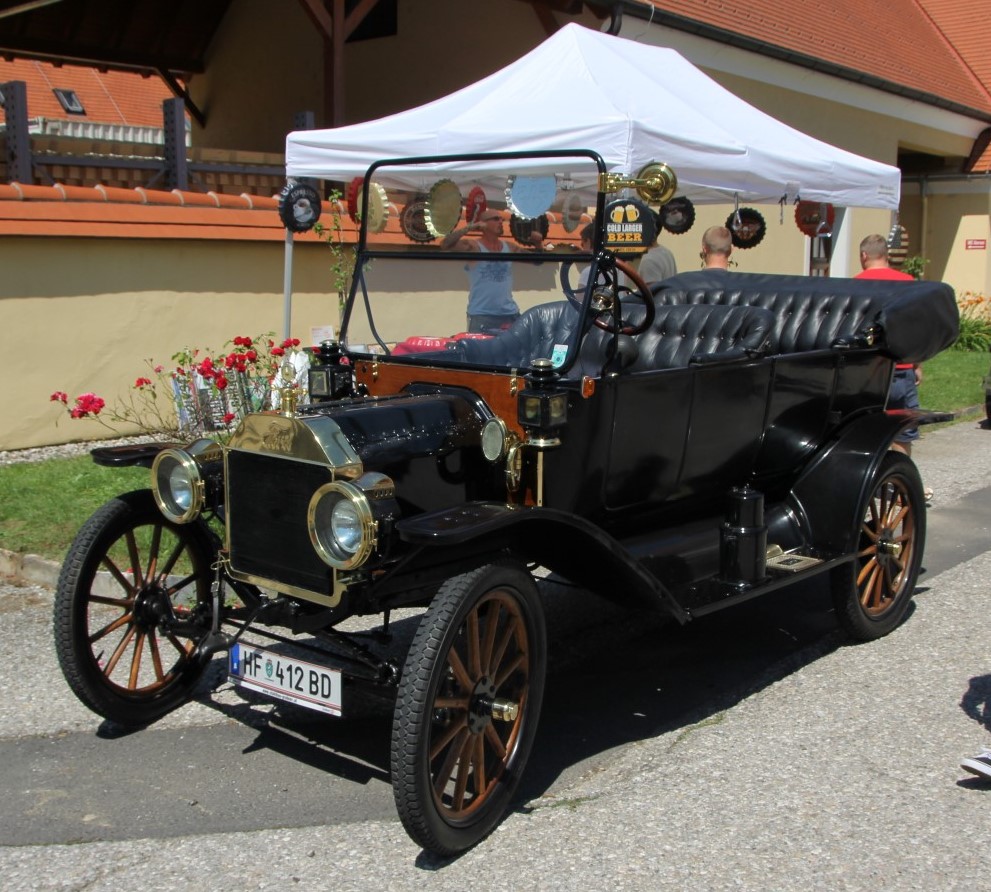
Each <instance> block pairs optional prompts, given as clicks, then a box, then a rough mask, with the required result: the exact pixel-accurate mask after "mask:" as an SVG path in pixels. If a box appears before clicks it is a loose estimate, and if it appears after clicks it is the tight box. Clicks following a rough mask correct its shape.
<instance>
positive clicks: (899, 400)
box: [854, 235, 928, 494]
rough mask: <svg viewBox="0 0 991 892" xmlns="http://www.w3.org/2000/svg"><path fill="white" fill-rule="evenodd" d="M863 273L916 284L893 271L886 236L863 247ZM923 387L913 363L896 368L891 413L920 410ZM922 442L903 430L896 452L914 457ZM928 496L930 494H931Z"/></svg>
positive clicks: (915, 433)
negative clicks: (915, 446) (916, 444)
mask: <svg viewBox="0 0 991 892" xmlns="http://www.w3.org/2000/svg"><path fill="white" fill-rule="evenodd" d="M860 266H861V267H862V269H861V272H859V273H857V275H856V276H855V277H854V278H857V279H888V280H895V281H906V282H911V281H913V279H912V277H911V276H910V275H909V274H908V273H903V272H902V271H901V270H897V269H892V268H891V267H890V266H889V265H888V243H887V242H886V241H885V238H884V236H883V235H869V236H867V238H865V239H864V240H863V241H862V242H861V243H860ZM921 383H922V368H921V367H920V366H918V365H912V363H898V364H897V365H896V366H895V377H894V378H893V379H892V381H891V390H890V392H889V393H888V408H889V409H918V408H919V391H918V386H919V385H920V384H921ZM918 438H919V429H918V428H915V427H913V428H909V429H908V430H903V431H902V432H901V433H900V434H899V435H898V437H897V438H896V439H895V444H894V445H895V448H896V449H899V450H901V451H902V452H904V453H905V454H906V455H911V454H912V441H913V440H917V439H918ZM927 494H928V491H927Z"/></svg>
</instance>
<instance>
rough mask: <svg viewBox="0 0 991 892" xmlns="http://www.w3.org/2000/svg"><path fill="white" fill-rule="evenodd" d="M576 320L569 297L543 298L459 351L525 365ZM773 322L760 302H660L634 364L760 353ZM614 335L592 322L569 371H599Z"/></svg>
mask: <svg viewBox="0 0 991 892" xmlns="http://www.w3.org/2000/svg"><path fill="white" fill-rule="evenodd" d="M627 316H628V317H629V319H630V320H631V321H632V322H636V321H637V319H638V318H642V316H643V310H642V308H641V307H636V306H633V307H631V308H630V310H629V312H628V313H627ZM577 324H578V313H577V312H576V311H575V310H574V308H573V307H572V306H571V305H570V304H569V303H567V301H557V302H555V303H549V304H541V305H539V306H536V307H533V308H531V309H529V310H527V311H526V312H525V313H523V315H521V316H520V318H519V319H517V320H516V322H514V323H513V325H512V326H510V328H509V329H507V330H506V331H505V332H503V333H502V334H500V335H498V336H497V337H495V338H492V339H490V340H468V339H466V340H462V341H459V342H458V351H459V352H460V354H461V357H462V359H463V360H464V361H465V362H469V363H478V364H484V365H498V366H502V367H504V368H507V367H508V368H525V367H527V366H529V365H531V364H532V362H533V360H534V359H538V358H540V357H545V358H549V357H550V356H551V355H552V353H553V352H554V347H555V346H556V345H558V344H566V343H568V342H569V340H570V339H571V337H572V336H573V332H574V329H575V326H576V325H577ZM773 326H774V316H773V314H772V313H770V312H769V311H768V310H764V309H762V308H760V307H748V306H740V307H724V306H716V305H698V306H693V305H679V306H662V307H658V308H657V314H656V316H655V319H654V322H653V325H651V327H650V328H649V329H648V330H647V331H645V332H643V333H642V334H640V335H638V336H637V337H636V338H635V341H636V343H637V347H638V352H637V357H636V359H635V360H634V361H633V363H632V364H631V365H630V366H629V370H630V371H634V372H638V371H647V370H650V369H667V368H678V367H684V366H687V365H688V364H689V363H693V362H696V363H697V362H706V361H708V362H713V361H725V360H730V359H735V358H740V357H744V356H749V355H755V354H759V353H762V352H763V351H764V349H765V348H766V345H767V340H768V337H769V336H770V333H771V330H772V328H773ZM611 341H612V336H611V335H609V334H607V333H606V332H603V331H601V330H600V329H598V328H595V327H592V328H590V330H589V331H588V332H587V334H586V335H585V338H584V340H583V342H582V346H581V349H580V352H579V358H578V362H577V363H576V364H575V366H574V367H573V368H572V369H571V370H570V372H569V374H568V377H571V378H575V377H581V376H582V375H592V376H596V375H598V374H599V373H600V371H601V369H602V367H603V366H604V365H605V364H606V362H607V360H608V359H609V345H610V343H611Z"/></svg>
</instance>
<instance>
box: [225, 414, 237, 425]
mask: <svg viewBox="0 0 991 892" xmlns="http://www.w3.org/2000/svg"><path fill="white" fill-rule="evenodd" d="M235 418H237V415H235V414H234V413H233V412H227V413H226V414H225V415H224V424H230V423H231V422H232V421H233V420H234V419H235Z"/></svg>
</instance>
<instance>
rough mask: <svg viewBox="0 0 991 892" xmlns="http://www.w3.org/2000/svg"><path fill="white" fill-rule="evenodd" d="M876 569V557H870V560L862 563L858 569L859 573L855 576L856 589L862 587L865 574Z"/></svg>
mask: <svg viewBox="0 0 991 892" xmlns="http://www.w3.org/2000/svg"><path fill="white" fill-rule="evenodd" d="M876 567H877V556H876V555H872V556H871V559H870V560H868V561H865V562H864V565H863V566H862V567H861V568H860V573H858V574H857V587H858V588H860V586H861V585H863V582H864V579H866V577H867V574H868V573H870V572H871V571H872V570H874V569H875V568H876Z"/></svg>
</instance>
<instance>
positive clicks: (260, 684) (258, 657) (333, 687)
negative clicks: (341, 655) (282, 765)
mask: <svg viewBox="0 0 991 892" xmlns="http://www.w3.org/2000/svg"><path fill="white" fill-rule="evenodd" d="M228 669H229V672H230V677H231V680H232V681H233V682H234V683H235V684H238V685H241V686H242V687H245V688H250V689H251V690H252V691H259V692H260V693H262V694H268V696H269V697H275V698H276V699H278V700H285V701H286V702H288V703H295V704H296V705H298V706H305V707H306V708H307V709H315V710H317V711H318V712H326V713H329V714H330V715H340V714H341V673H340V672H339V671H338V670H336V669H325V668H324V667H323V666H318V665H317V664H316V663H307V662H305V661H304V660H295V659H293V658H292V657H287V656H285V655H284V654H280V653H275V651H271V650H265V649H264V648H261V647H254V646H252V645H250V644H235V645H234V646H233V647H232V648H231V650H230V656H229V659H228Z"/></svg>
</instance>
